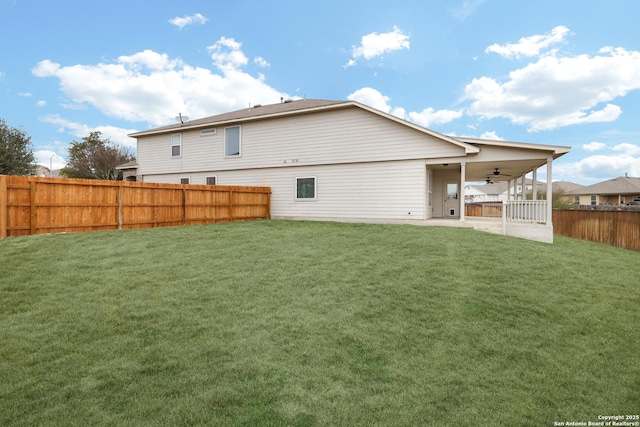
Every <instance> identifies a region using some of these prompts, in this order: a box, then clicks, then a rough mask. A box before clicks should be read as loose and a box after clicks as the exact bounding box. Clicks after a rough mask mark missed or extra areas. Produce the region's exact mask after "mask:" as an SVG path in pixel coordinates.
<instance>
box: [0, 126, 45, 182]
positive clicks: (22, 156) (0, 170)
mask: <svg viewBox="0 0 640 427" xmlns="http://www.w3.org/2000/svg"><path fill="white" fill-rule="evenodd" d="M35 160H36V158H35V156H34V155H33V148H32V147H31V137H30V136H28V135H27V134H26V133H25V132H24V131H22V130H20V129H16V128H13V127H9V126H7V123H6V122H5V121H4V120H3V119H0V175H35V173H36V164H35Z"/></svg>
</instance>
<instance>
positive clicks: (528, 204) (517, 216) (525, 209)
mask: <svg viewBox="0 0 640 427" xmlns="http://www.w3.org/2000/svg"><path fill="white" fill-rule="evenodd" d="M503 208H506V209H505V211H506V220H507V221H512V222H530V223H538V224H540V223H543V224H547V222H548V218H547V201H546V200H508V201H506V202H505V204H504V206H503Z"/></svg>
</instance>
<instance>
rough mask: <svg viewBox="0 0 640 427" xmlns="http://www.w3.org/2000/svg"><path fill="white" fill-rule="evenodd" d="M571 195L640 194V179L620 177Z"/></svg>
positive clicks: (574, 191) (572, 192)
mask: <svg viewBox="0 0 640 427" xmlns="http://www.w3.org/2000/svg"><path fill="white" fill-rule="evenodd" d="M570 193H571V194H640V178H634V177H628V176H620V177H618V178H613V179H609V180H607V181H602V182H599V183H597V184H593V185H589V186H587V187H582V188H578V189H577V190H573V191H571V192H570Z"/></svg>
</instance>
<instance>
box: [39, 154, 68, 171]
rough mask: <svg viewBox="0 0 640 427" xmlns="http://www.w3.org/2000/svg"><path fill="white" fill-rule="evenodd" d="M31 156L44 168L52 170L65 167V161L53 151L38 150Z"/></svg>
mask: <svg viewBox="0 0 640 427" xmlns="http://www.w3.org/2000/svg"><path fill="white" fill-rule="evenodd" d="M33 155H34V156H35V158H36V163H37V164H39V165H42V166H45V167H46V168H49V167H51V168H53V170H58V169H62V168H63V167H65V166H66V165H67V161H66V160H65V159H64V157H62V156H61V155H60V154H58V153H57V152H55V151H52V150H38V151H34V152H33Z"/></svg>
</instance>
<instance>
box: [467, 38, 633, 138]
mask: <svg viewBox="0 0 640 427" xmlns="http://www.w3.org/2000/svg"><path fill="white" fill-rule="evenodd" d="M637 89H640V52H638V51H628V50H626V49H623V48H610V47H606V48H602V49H600V51H599V52H598V54H597V55H595V56H589V55H578V56H560V55H558V54H557V52H555V53H553V54H549V55H545V56H542V57H541V58H539V59H538V60H537V61H536V62H533V63H530V64H528V65H527V66H525V67H524V68H520V69H517V70H514V71H512V72H511V73H509V78H508V79H507V81H505V82H499V81H497V80H495V79H493V78H490V77H480V78H475V79H473V81H472V82H471V83H469V84H468V85H467V86H466V88H465V95H464V97H465V99H469V100H471V101H472V103H471V105H470V106H469V109H468V113H469V114H470V115H475V116H480V117H483V118H498V117H501V118H507V119H509V120H510V121H511V122H512V123H515V124H520V125H526V126H528V130H529V131H539V130H548V129H555V128H558V127H562V126H569V125H574V124H583V123H596V122H611V121H614V120H616V119H617V118H618V117H619V116H620V114H622V109H621V108H620V107H619V106H617V105H615V104H611V103H609V102H610V101H613V100H614V99H616V98H618V97H621V96H625V95H626V94H627V93H628V92H629V91H632V90H637Z"/></svg>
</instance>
